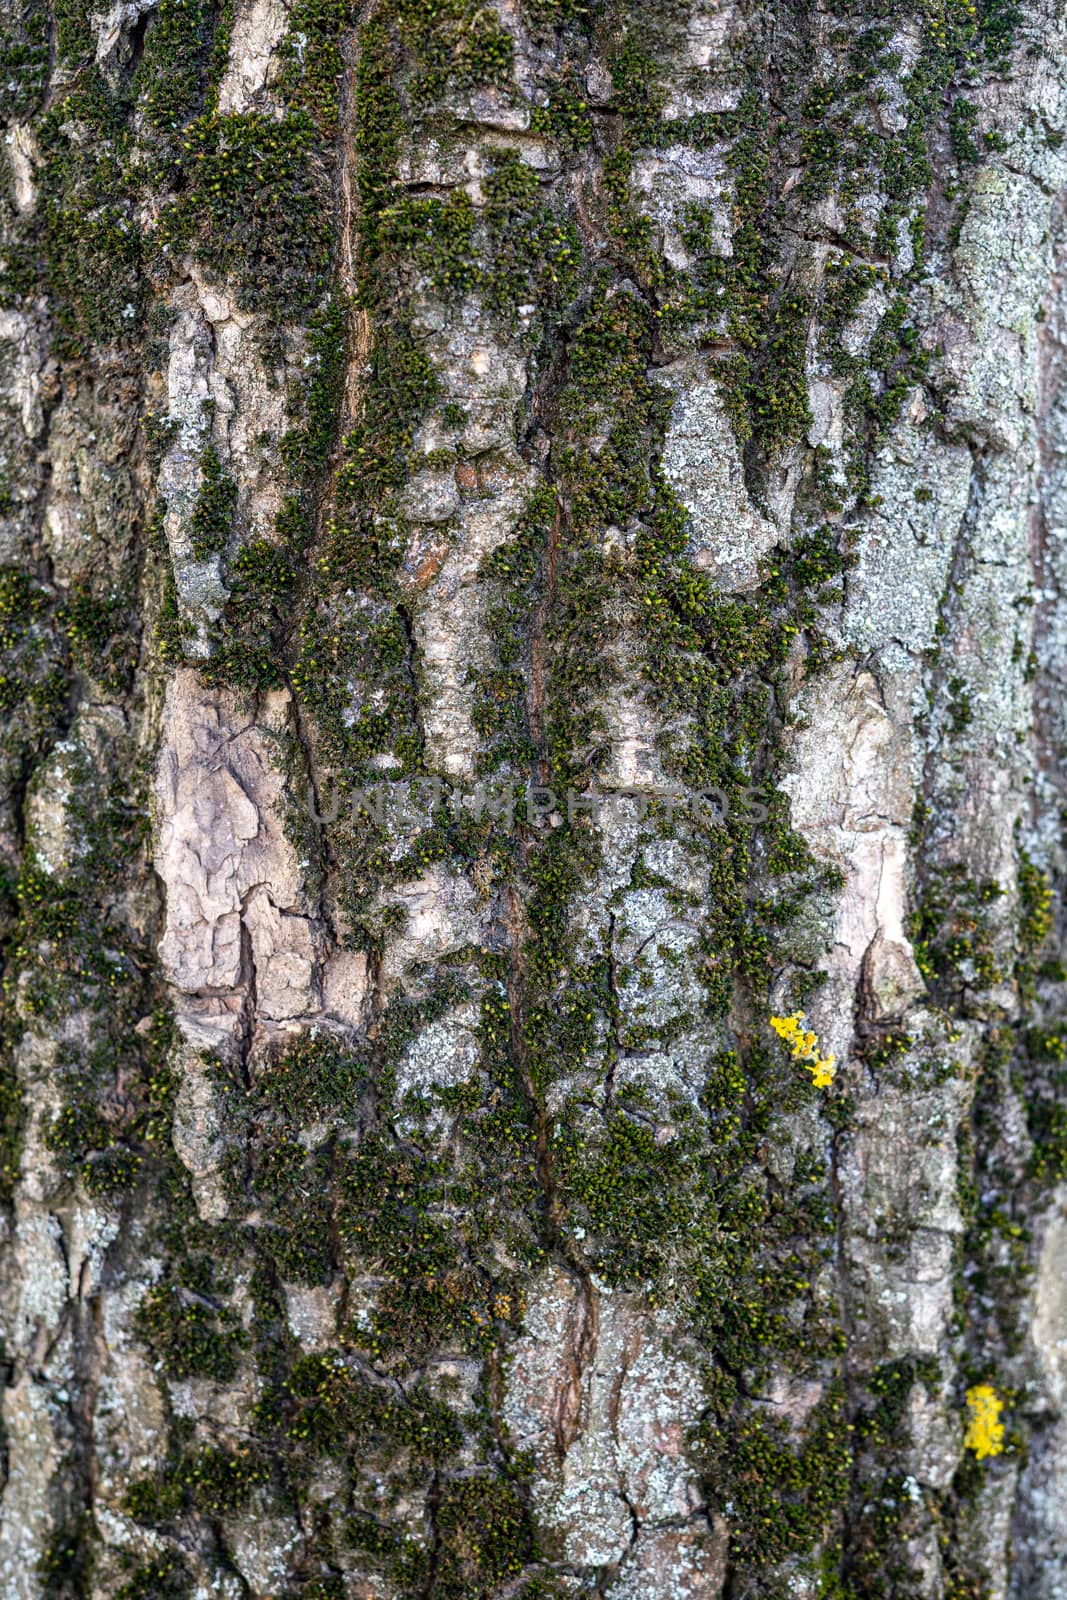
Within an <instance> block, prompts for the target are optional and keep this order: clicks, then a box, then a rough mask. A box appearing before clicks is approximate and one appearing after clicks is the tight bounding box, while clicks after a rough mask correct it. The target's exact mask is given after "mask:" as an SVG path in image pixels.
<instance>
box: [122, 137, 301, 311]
mask: <svg viewBox="0 0 1067 1600" xmlns="http://www.w3.org/2000/svg"><path fill="white" fill-rule="evenodd" d="M315 139H316V131H315V126H314V123H313V122H312V121H311V119H310V117H309V116H308V115H307V113H306V112H304V111H303V110H300V109H298V110H295V111H293V112H291V113H290V114H289V115H288V116H286V117H283V118H281V119H276V118H273V117H265V116H260V115H259V114H258V113H254V112H248V113H237V112H234V113H230V114H227V115H221V114H219V113H217V112H211V113H208V114H206V115H204V116H201V117H198V118H197V119H196V120H195V121H194V122H192V123H191V124H190V125H189V127H188V129H187V130H186V133H185V136H184V138H183V140H182V150H183V164H184V167H185V171H186V174H187V187H186V189H185V192H184V193H183V194H182V196H181V197H180V199H178V200H177V201H175V202H174V204H173V206H172V207H171V209H170V211H169V212H168V213H167V214H166V216H165V217H164V218H163V219H162V220H161V222H160V225H159V228H158V229H157V231H156V234H155V236H154V245H155V248H156V249H157V251H159V250H162V249H164V248H165V249H167V250H170V251H174V250H177V249H180V248H182V247H190V248H192V249H193V251H194V252H195V254H196V256H197V258H198V259H199V260H200V262H201V263H202V264H203V266H204V267H206V268H207V270H208V271H209V272H210V273H211V274H212V275H214V276H216V277H219V278H233V279H234V280H235V281H236V284H237V290H238V294H237V298H238V303H239V304H240V305H241V306H242V308H243V309H245V310H248V311H258V312H261V313H263V314H267V315H269V314H273V315H275V316H282V317H286V316H288V317H293V316H299V315H300V314H302V313H303V314H307V313H308V312H310V311H311V310H313V309H314V307H315V306H316V305H317V304H318V302H319V301H320V299H321V298H322V295H323V293H324V291H325V290H326V288H327V285H328V274H329V269H330V262H331V255H332V230H331V228H330V222H329V216H328V214H327V212H326V209H325V199H324V189H323V180H322V173H321V169H320V168H319V167H318V166H317V164H316V160H315Z"/></svg>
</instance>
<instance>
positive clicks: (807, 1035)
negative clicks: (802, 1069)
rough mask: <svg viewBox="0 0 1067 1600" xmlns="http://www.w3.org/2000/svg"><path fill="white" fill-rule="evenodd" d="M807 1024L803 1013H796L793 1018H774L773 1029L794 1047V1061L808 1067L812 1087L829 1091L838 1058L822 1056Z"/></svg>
mask: <svg viewBox="0 0 1067 1600" xmlns="http://www.w3.org/2000/svg"><path fill="white" fill-rule="evenodd" d="M806 1022H807V1019H806V1017H805V1016H804V1013H803V1011H795V1012H794V1013H793V1015H792V1016H791V1017H772V1018H771V1027H772V1028H773V1029H774V1031H775V1033H776V1034H777V1035H778V1037H779V1038H780V1039H784V1040H785V1042H786V1043H787V1044H791V1045H792V1046H793V1056H794V1059H795V1060H797V1061H802V1062H803V1063H804V1065H805V1066H806V1067H807V1069H808V1071H809V1072H810V1073H811V1081H812V1086H813V1087H814V1088H816V1089H828V1088H829V1087H830V1085H831V1084H832V1083H833V1081H834V1072H835V1071H836V1060H837V1058H836V1056H824V1055H820V1053H819V1041H818V1039H817V1038H816V1036H815V1034H814V1033H813V1032H812V1031H811V1029H810V1028H808V1027H807V1026H806Z"/></svg>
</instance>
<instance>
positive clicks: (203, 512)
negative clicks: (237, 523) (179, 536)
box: [189, 444, 237, 561]
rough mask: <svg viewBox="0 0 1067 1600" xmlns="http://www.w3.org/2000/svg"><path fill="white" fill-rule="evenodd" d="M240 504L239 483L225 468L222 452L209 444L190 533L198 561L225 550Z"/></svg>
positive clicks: (205, 453)
mask: <svg viewBox="0 0 1067 1600" xmlns="http://www.w3.org/2000/svg"><path fill="white" fill-rule="evenodd" d="M236 505H237V485H236V483H235V482H234V480H233V479H232V478H231V476H230V474H229V473H228V472H227V471H226V470H225V468H224V467H223V465H222V462H221V460H220V459H219V453H218V451H217V450H216V449H215V446H214V445H213V444H209V445H208V447H207V449H206V450H205V451H204V453H203V455H202V456H201V457H200V493H199V494H198V496H197V500H196V505H195V506H194V507H193V516H192V521H191V523H190V528H189V533H190V539H191V542H192V546H193V554H194V555H195V556H196V559H197V560H198V561H206V560H207V559H208V557H209V556H213V555H218V554H219V553H220V552H221V551H223V550H225V548H226V545H227V543H228V542H229V538H230V534H231V532H232V529H233V513H234V509H235V507H236Z"/></svg>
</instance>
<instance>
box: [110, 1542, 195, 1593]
mask: <svg viewBox="0 0 1067 1600" xmlns="http://www.w3.org/2000/svg"><path fill="white" fill-rule="evenodd" d="M193 1592H194V1586H193V1581H192V1578H191V1576H190V1573H189V1571H188V1568H187V1567H186V1565H185V1563H184V1562H183V1561H182V1559H181V1557H180V1556H178V1555H175V1554H173V1553H172V1552H170V1551H167V1552H165V1553H164V1554H163V1555H159V1556H154V1557H153V1558H152V1559H151V1560H150V1561H144V1562H142V1563H141V1564H140V1565H139V1566H137V1567H135V1568H134V1570H133V1572H132V1573H131V1574H130V1576H129V1578H127V1580H126V1582H125V1583H123V1584H120V1585H119V1588H118V1589H117V1590H116V1592H115V1600H188V1597H189V1596H190V1595H192V1594H193Z"/></svg>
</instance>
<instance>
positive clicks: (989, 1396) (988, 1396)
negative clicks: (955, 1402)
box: [963, 1383, 1004, 1461]
mask: <svg viewBox="0 0 1067 1600" xmlns="http://www.w3.org/2000/svg"><path fill="white" fill-rule="evenodd" d="M967 1409H968V1410H969V1411H970V1419H969V1421H968V1423H967V1432H966V1434H965V1435H964V1439H963V1443H964V1445H965V1447H966V1448H967V1449H968V1450H973V1451H974V1453H975V1455H976V1456H977V1457H978V1459H979V1461H981V1460H982V1459H983V1458H984V1457H985V1456H999V1454H1000V1452H1001V1451H1002V1450H1003V1448H1004V1424H1003V1423H1002V1422H1001V1421H1000V1420H999V1418H1000V1413H1001V1412H1002V1411H1003V1409H1004V1402H1003V1400H1001V1398H1000V1396H999V1395H998V1394H997V1391H996V1390H995V1389H994V1388H993V1386H992V1384H989V1383H976V1384H975V1385H974V1387H973V1388H971V1389H968V1390H967Z"/></svg>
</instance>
